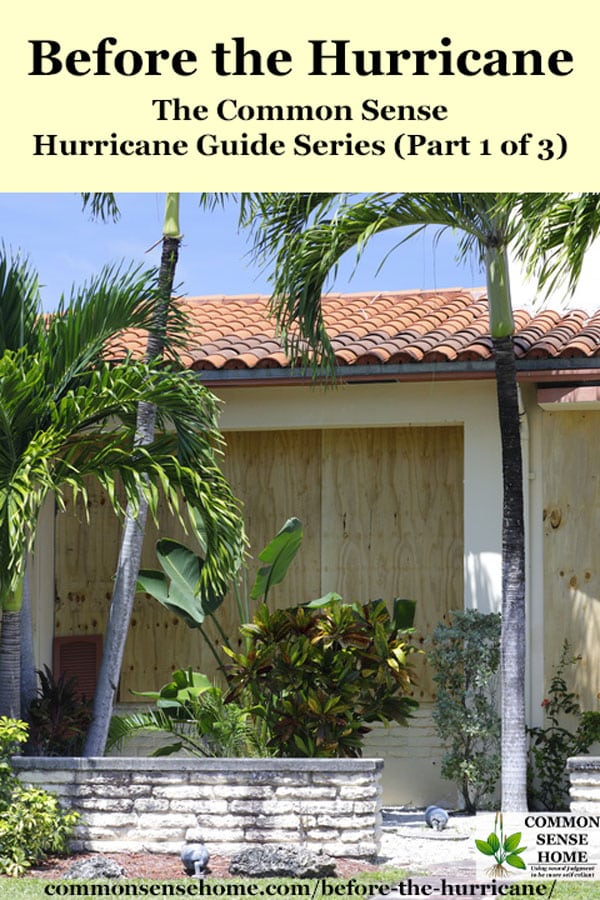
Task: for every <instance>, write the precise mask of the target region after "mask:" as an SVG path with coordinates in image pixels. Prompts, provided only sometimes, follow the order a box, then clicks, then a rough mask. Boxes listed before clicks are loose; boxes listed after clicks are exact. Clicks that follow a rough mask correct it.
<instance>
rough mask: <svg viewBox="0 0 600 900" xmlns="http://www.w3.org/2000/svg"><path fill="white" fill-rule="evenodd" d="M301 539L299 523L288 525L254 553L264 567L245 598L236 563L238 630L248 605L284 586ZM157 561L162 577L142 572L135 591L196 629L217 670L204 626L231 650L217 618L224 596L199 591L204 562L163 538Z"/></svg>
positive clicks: (215, 650) (241, 573) (215, 654)
mask: <svg viewBox="0 0 600 900" xmlns="http://www.w3.org/2000/svg"><path fill="white" fill-rule="evenodd" d="M197 524H198V532H199V533H201V530H202V528H201V522H200V521H198V523H197ZM302 535H303V531H302V523H301V522H300V521H299V519H296V518H291V519H288V520H287V522H286V523H285V524H284V526H283V527H282V528H281V529H280V531H279V532H278V533H277V534H276V535H275V537H274V538H273V540H272V541H270V542H269V543H268V544H267V546H266V547H265V548H264V550H263V551H262V552H261V553H259V555H258V559H259V560H260V561H261V562H262V563H263V565H262V566H261V567H260V568H259V570H258V572H257V575H256V579H255V581H254V585H253V587H252V589H251V591H250V593H249V594H248V593H247V592H246V591H244V590H243V587H242V586H243V584H244V583H245V569H244V567H243V566H242V564H241V560H240V566H239V569H238V573H237V578H236V579H235V580H234V583H233V585H232V590H233V594H234V596H235V602H236V608H237V614H238V624H239V625H242V624H243V623H245V622H249V621H250V619H251V616H252V613H251V610H250V601H251V600H262V601H263V602H264V603H266V602H267V600H268V596H269V591H270V589H271V587H273V586H274V585H276V584H279V583H280V582H281V581H282V580H283V578H284V577H285V574H286V572H287V570H288V568H289V567H290V564H291V562H292V560H293V559H294V557H295V555H296V553H297V552H298V550H299V548H300V544H301V543H302ZM156 556H157V558H158V562H159V565H160V567H161V569H162V571H157V570H154V569H141V570H140V572H139V575H138V583H137V589H138V591H145V592H146V593H147V594H150V595H151V596H152V597H154V598H155V599H156V600H158V602H159V603H160V604H161V605H162V606H164V607H165V609H167V610H169V612H172V613H175V615H177V616H179V617H180V618H181V619H182V620H183V621H184V622H185V624H186V625H187V626H188V627H189V628H198V629H199V631H200V633H201V635H202V637H203V638H204V640H205V641H206V643H207V645H208V647H209V650H210V652H211V653H212V655H213V657H214V658H215V660H216V662H217V665H218V667H219V668H222V666H223V664H224V662H225V659H224V658H223V657H222V655H221V653H220V647H219V644H217V643H216V642H215V641H214V640H213V639H212V638H211V636H210V634H209V633H208V632H207V631H206V628H205V623H206V622H207V621H210V622H212V624H213V625H214V627H215V628H216V630H217V633H218V634H219V637H220V639H221V642H222V643H223V644H224V645H225V647H229V646H230V642H229V637H228V635H227V634H225V632H224V631H223V629H222V627H221V625H220V622H219V619H218V617H217V616H216V612H217V610H218V609H219V607H220V606H221V604H222V603H223V601H224V600H225V594H224V593H216V592H214V591H212V592H211V591H209V590H207V589H206V587H203V586H202V581H201V572H202V570H203V568H204V565H205V562H204V558H203V557H202V556H200V555H198V554H196V553H194V551H193V550H190V548H189V547H186V546H185V545H184V544H181V543H180V542H179V541H174V540H171V539H168V538H163V539H162V540H160V541H158V542H157V544H156Z"/></svg>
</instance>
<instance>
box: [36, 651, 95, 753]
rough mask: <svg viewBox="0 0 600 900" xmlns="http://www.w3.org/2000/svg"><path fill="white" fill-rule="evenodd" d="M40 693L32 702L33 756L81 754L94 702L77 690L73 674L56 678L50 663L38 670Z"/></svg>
mask: <svg viewBox="0 0 600 900" xmlns="http://www.w3.org/2000/svg"><path fill="white" fill-rule="evenodd" d="M38 676H39V679H40V687H39V690H38V696H37V697H35V699H34V700H32V702H31V703H30V705H29V711H28V719H29V740H28V741H27V746H26V748H25V749H26V752H27V753H29V754H30V755H33V756H80V755H81V753H82V751H83V745H84V742H85V735H86V731H87V729H88V726H89V724H90V722H91V720H92V705H91V703H90V701H88V700H87V699H86V698H85V697H82V696H81V695H80V694H79V692H78V690H77V682H76V679H74V678H66V676H65V675H64V674H63V675H61V676H60V678H58V679H55V678H54V676H53V674H52V672H51V671H50V669H49V668H48V667H47V666H44V669H43V671H42V670H39V671H38Z"/></svg>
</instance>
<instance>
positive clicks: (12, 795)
mask: <svg viewBox="0 0 600 900" xmlns="http://www.w3.org/2000/svg"><path fill="white" fill-rule="evenodd" d="M26 740H27V724H26V723H25V722H21V721H19V720H18V719H8V718H6V717H5V716H2V717H0V873H4V874H7V875H22V874H23V872H24V871H25V869H27V868H28V867H29V866H31V865H32V864H33V863H35V862H38V861H39V860H41V859H43V858H44V857H45V856H46V855H47V854H49V853H53V854H62V853H66V852H68V849H69V838H70V836H71V834H72V831H73V826H74V825H75V823H76V822H77V819H78V814H77V813H76V812H74V811H65V810H63V809H62V808H61V807H60V805H59V803H58V799H57V798H56V796H55V795H54V794H50V793H48V791H44V790H42V789H41V788H36V787H24V786H23V785H22V784H21V782H20V781H19V779H18V778H17V776H16V775H15V773H14V771H13V770H12V768H11V766H10V757H11V756H12V755H13V754H14V753H15V752H16V751H17V750H18V748H19V746H20V745H21V744H24V743H25V741H26Z"/></svg>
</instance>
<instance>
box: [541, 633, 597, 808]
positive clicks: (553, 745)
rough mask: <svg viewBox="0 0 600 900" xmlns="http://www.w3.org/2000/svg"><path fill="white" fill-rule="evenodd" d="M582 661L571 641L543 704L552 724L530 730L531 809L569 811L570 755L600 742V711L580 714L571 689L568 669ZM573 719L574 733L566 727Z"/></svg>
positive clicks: (561, 657) (566, 645) (565, 646)
mask: <svg viewBox="0 0 600 900" xmlns="http://www.w3.org/2000/svg"><path fill="white" fill-rule="evenodd" d="M580 660H581V656H572V655H571V648H570V646H569V643H568V641H565V642H564V644H563V648H562V652H561V656H560V660H559V663H558V665H557V666H556V669H555V672H554V676H553V678H552V681H551V682H550V687H549V690H548V696H547V697H546V698H545V699H544V701H543V702H542V706H543V707H544V712H545V716H546V718H547V719H548V720H549V722H550V724H549V725H547V726H545V727H536V728H528V729H527V733H528V734H529V738H530V749H529V771H528V799H529V804H530V806H531V807H532V808H537V809H539V808H540V807H541V808H543V809H551V810H567V809H568V808H569V778H568V774H567V770H566V765H567V759H568V758H569V756H577V755H579V754H581V753H587V751H588V750H589V748H590V746H591V745H592V744H593V743H594V741H597V740H599V739H600V712H585V713H582V712H581V707H580V705H579V701H578V698H577V694H576V693H575V692H574V691H570V690H569V689H568V685H567V680H566V677H565V670H566V669H567V667H568V666H574V665H576V664H577V663H578V662H579V661H580ZM566 717H571V718H572V720H573V724H574V730H573V731H570V730H569V729H568V728H567V727H566V725H565V718H566Z"/></svg>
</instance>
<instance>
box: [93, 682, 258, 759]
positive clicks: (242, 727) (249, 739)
mask: <svg viewBox="0 0 600 900" xmlns="http://www.w3.org/2000/svg"><path fill="white" fill-rule="evenodd" d="M135 693H137V696H141V697H146V698H147V699H151V700H154V701H155V704H156V707H155V709H149V710H147V711H146V712H141V713H133V714H131V715H128V716H113V718H112V720H111V724H110V731H109V736H108V747H109V748H110V747H112V746H115V745H120V744H122V743H123V741H125V740H127V739H128V738H130V737H132V736H133V735H135V734H136V733H137V732H139V731H156V732H166V733H168V734H170V735H172V736H173V737H175V738H176V739H177V740H176V741H175V743H170V744H167V745H165V746H163V747H159V748H158V749H157V750H155V751H154V753H153V754H152V756H168V755H169V754H171V753H178V752H179V751H180V750H186V751H187V752H188V753H191V754H192V755H193V756H270V755H271V754H270V753H269V751H268V750H267V748H266V743H265V741H264V739H263V737H262V731H263V730H264V729H262V728H261V727H260V724H259V725H257V724H256V722H255V721H254V717H253V711H252V710H251V709H245V708H243V707H241V706H238V704H237V703H225V701H224V698H223V694H222V692H221V690H220V689H219V688H217V687H214V686H213V685H211V683H210V681H209V680H208V678H207V677H206V675H201V674H200V673H198V672H192V671H191V669H188V670H187V671H184V670H183V669H178V670H177V671H176V672H173V679H172V681H170V682H168V684H165V685H163V687H162V688H161V689H160V691H156V692H153V691H147V692H144V693H140V692H135Z"/></svg>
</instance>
